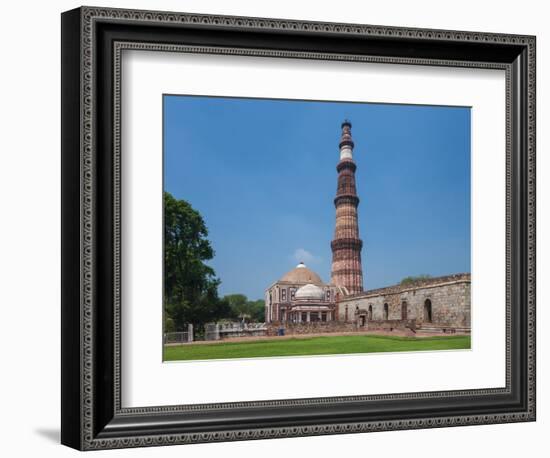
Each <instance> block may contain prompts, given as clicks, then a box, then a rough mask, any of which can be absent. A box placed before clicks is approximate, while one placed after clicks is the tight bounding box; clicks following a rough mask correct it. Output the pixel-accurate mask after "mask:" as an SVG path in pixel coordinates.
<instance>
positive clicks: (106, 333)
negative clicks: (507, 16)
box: [61, 7, 536, 450]
mask: <svg viewBox="0 0 550 458" xmlns="http://www.w3.org/2000/svg"><path fill="white" fill-rule="evenodd" d="M535 45H536V40H535V37H533V36H523V35H509V34H492V33H479V32H463V31H445V30H428V29H414V28H400V27H382V26H372V25H358V24H337V23H321V22H308V21H295V20H283V19H264V18H249V17H230V16H213V15H198V14H185V13H169V12H156V11H135V10H124V9H106V8H95V7H81V8H78V9H75V10H71V11H67V12H65V13H63V14H62V304H61V305H62V374H61V375H62V403H61V404H62V405H61V408H62V425H61V442H62V443H63V444H65V445H68V446H70V447H73V448H76V449H79V450H93V449H107V448H122V447H141V446H152V445H168V444H185V443H197V442H213V441H230V440H250V439H265V438H276V437H291V436H308V435H320V434H342V433H352V432H369V431H387V430H400V429H414V428H431V427H444V426H460V425H476V424H490V423H506V422H518V421H534V420H535V412H536V405H535V394H536V393H535V391H536V389H535V388H536V385H535ZM125 49H131V50H147V51H161V52H162V51H170V52H180V53H208V54H225V55H240V56H242V55H245V56H263V57H266V58H280V57H286V58H288V57H292V58H299V59H316V60H342V61H355V62H378V63H387V64H409V65H437V66H446V67H466V68H494V69H501V70H504V71H505V74H506V161H507V164H506V386H505V387H504V388H494V389H479V390H461V391H442V392H420V393H400V394H388V395H365V396H349V397H329V398H311V399H293V400H266V401H255V402H239V403H221V404H193V405H179V406H158V407H144V408H123V407H122V406H121V401H120V399H121V383H120V379H121V369H120V368H121V361H120V359H121V352H120V326H121V315H120V276H121V264H120V238H121V231H120V212H121V208H120V176H121V164H120V151H121V150H120V125H121V119H120V106H121V105H120V104H121V102H120V92H121V84H122V75H121V53H122V51H123V50H125Z"/></svg>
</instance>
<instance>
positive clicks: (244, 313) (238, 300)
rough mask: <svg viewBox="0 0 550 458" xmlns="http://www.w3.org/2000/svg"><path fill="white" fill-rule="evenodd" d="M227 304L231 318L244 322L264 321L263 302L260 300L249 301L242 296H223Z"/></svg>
mask: <svg viewBox="0 0 550 458" xmlns="http://www.w3.org/2000/svg"><path fill="white" fill-rule="evenodd" d="M224 299H225V300H227V302H228V303H229V307H230V309H231V315H232V317H233V318H236V319H238V320H245V321H258V322H260V321H264V315H265V313H264V308H265V302H264V301H263V300H262V299H260V300H257V301H249V300H248V298H247V297H246V296H245V295H244V294H229V295H227V296H224Z"/></svg>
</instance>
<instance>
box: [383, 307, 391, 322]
mask: <svg viewBox="0 0 550 458" xmlns="http://www.w3.org/2000/svg"><path fill="white" fill-rule="evenodd" d="M389 314H390V311H389V307H388V304H384V319H385V320H387V319H388V318H389Z"/></svg>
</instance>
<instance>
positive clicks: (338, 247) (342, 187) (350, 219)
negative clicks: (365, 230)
mask: <svg viewBox="0 0 550 458" xmlns="http://www.w3.org/2000/svg"><path fill="white" fill-rule="evenodd" d="M353 147H354V143H353V140H352V138H351V122H349V121H348V120H345V121H344V122H343V123H342V137H341V139H340V161H339V162H338V165H337V166H336V170H337V171H338V188H337V190H336V198H335V199H334V206H335V207H336V228H335V230H334V240H333V241H332V243H331V244H330V245H331V248H332V273H331V277H332V279H331V281H332V283H334V284H335V285H337V286H340V287H343V288H345V289H346V290H347V294H355V293H360V292H362V291H363V269H362V267H361V248H362V247H363V241H362V240H361V239H360V238H359V224H358V219H357V206H358V205H359V197H357V190H356V188H355V170H356V169H357V166H356V165H355V162H354V161H353Z"/></svg>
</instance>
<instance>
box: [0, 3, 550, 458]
mask: <svg viewBox="0 0 550 458" xmlns="http://www.w3.org/2000/svg"><path fill="white" fill-rule="evenodd" d="M90 3H91V4H94V5H97V6H110V7H121V8H140V9H161V10H172V11H189V12H197V13H211V14H229V15H247V16H264V17H276V18H277V17H279V18H290V19H309V20H318V21H337V22H358V23H371V24H380V25H394V26H410V27H431V28H443V29H463V30H473V31H489V32H502V33H519V34H534V35H537V39H538V42H537V45H538V49H537V51H538V62H537V64H538V74H537V77H538V89H537V91H538V95H537V97H538V110H537V116H538V123H537V124H538V127H539V129H538V152H539V154H538V160H537V171H538V178H539V180H538V225H537V226H538V259H537V261H538V280H539V287H538V330H539V335H538V355H539V356H538V386H539V387H545V386H548V384H549V378H550V364H548V362H547V361H548V349H549V347H550V333H545V332H544V330H545V329H546V327H547V326H550V311H549V310H548V308H547V305H548V304H549V303H550V288H549V286H548V285H549V282H548V281H545V280H546V279H547V278H548V277H549V276H550V266H549V263H550V249H549V247H550V236H549V234H550V218H549V212H548V208H550V197H549V196H550V179H548V177H549V176H550V157H549V155H548V154H545V152H547V151H548V150H549V148H550V144H549V143H550V142H549V139H550V135H549V134H548V130H545V129H544V126H546V125H548V123H550V95H549V92H548V85H547V84H545V81H550V63H549V57H548V56H550V54H549V52H548V50H549V47H550V30H549V29H548V27H547V20H546V18H547V17H548V12H547V11H545V8H546V7H545V2H541V1H535V0H524V1H522V2H518V1H509V0H501V1H487V2H480V1H476V0H463V1H461V2H441V1H427V0H416V1H407V0H401V1H391V0H388V1H386V2H365V1H345V0H341V1H338V2H336V1H325V0H322V1H321V0H317V1H313V0H311V1H296V0H277V1H273V0H269V1H263V2H258V1H254V0H232V1H231V2H228V1H224V0H180V1H177V0H157V1H152V0H149V1H147V0H117V1H102V0H97V1H93V2H90ZM77 6H80V2H77V1H68V0H67V1H56V2H38V1H26V2H5V3H4V4H3V5H2V18H3V21H2V27H1V28H0V34H1V40H0V46H1V48H2V50H1V51H2V52H1V56H2V71H1V72H0V83H1V84H0V93H1V98H0V116H1V126H2V129H1V135H0V209H1V215H2V218H1V224H0V317H1V318H0V355H1V359H0V363H1V366H0V367H1V369H0V371H1V373H2V377H1V378H0V423H1V424H0V428H1V429H0V431H2V441H0V453H1V454H2V455H3V456H10V457H13V456H29V455H31V454H33V453H40V455H41V456H52V457H54V456H55V457H63V456H71V455H76V454H77V452H75V451H73V450H70V449H68V448H65V447H62V446H60V445H58V441H59V422H60V418H59V417H60V415H59V410H60V408H59V397H60V396H59V390H60V388H59V385H60V380H59V379H60V377H59V372H60V358H59V349H60V273H59V272H60V13H61V11H64V10H68V9H71V8H74V7H77ZM549 428H550V396H549V395H548V394H547V391H546V390H544V389H539V391H538V421H537V422H536V423H527V424H511V425H494V426H493V425H490V426H476V427H461V428H450V429H449V428H443V429H432V430H419V431H403V432H390V433H371V434H361V435H357V434H356V435H345V436H324V437H314V438H297V439H278V440H269V441H265V440H264V441H254V442H240V443H224V444H206V445H193V446H185V448H182V447H181V446H180V447H164V448H154V449H139V450H117V451H109V452H104V453H105V454H106V455H108V456H133V457H137V456H181V454H182V453H184V454H186V456H201V457H215V456H221V455H223V456H239V457H241V458H244V457H257V456H265V457H275V456H300V455H304V454H308V455H310V456H311V455H315V456H319V457H329V456H331V457H332V456H338V455H340V454H341V453H342V452H343V451H344V450H346V451H349V452H352V453H359V454H369V455H371V456H398V455H401V454H404V455H405V454H406V455H407V456H409V457H411V458H412V457H417V456H418V457H420V456H422V457H431V456H434V457H435V456H440V455H441V454H442V453H444V454H445V455H446V456H449V457H455V456H456V457H465V456H476V455H477V454H479V453H480V452H481V451H482V450H483V451H488V450H490V451H491V454H492V455H493V456H499V457H512V456H521V455H524V454H526V452H527V453H532V456H543V455H544V453H545V452H543V450H545V449H547V447H548V446H547V445H545V444H544V443H543V437H544V433H545V432H546V433H547V431H548V430H549Z"/></svg>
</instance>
